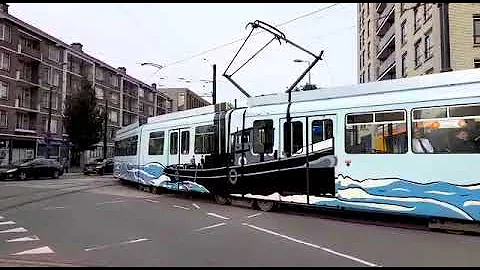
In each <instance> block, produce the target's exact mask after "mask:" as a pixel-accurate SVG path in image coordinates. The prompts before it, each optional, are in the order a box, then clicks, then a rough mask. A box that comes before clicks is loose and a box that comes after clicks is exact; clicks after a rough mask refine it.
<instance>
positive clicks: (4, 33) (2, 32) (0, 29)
mask: <svg viewBox="0 0 480 270" xmlns="http://www.w3.org/2000/svg"><path fill="white" fill-rule="evenodd" d="M0 40H3V41H6V42H12V32H11V28H10V26H8V25H5V24H3V23H0Z"/></svg>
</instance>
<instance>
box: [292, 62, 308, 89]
mask: <svg viewBox="0 0 480 270" xmlns="http://www.w3.org/2000/svg"><path fill="white" fill-rule="evenodd" d="M293 62H295V63H307V64H308V66H310V61H308V60H302V59H295V60H293ZM311 79H312V77H311V75H310V70H309V71H308V84H310V85H311V84H312V81H311Z"/></svg>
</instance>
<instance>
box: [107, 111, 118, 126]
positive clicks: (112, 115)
mask: <svg viewBox="0 0 480 270" xmlns="http://www.w3.org/2000/svg"><path fill="white" fill-rule="evenodd" d="M108 118H109V120H110V122H113V123H118V112H117V111H110V113H109V115H108Z"/></svg>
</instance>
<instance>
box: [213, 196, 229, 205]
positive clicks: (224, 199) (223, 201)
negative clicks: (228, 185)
mask: <svg viewBox="0 0 480 270" xmlns="http://www.w3.org/2000/svg"><path fill="white" fill-rule="evenodd" d="M215 202H216V203H218V204H222V205H229V204H231V203H232V201H231V200H230V199H229V198H227V197H225V196H222V195H215Z"/></svg>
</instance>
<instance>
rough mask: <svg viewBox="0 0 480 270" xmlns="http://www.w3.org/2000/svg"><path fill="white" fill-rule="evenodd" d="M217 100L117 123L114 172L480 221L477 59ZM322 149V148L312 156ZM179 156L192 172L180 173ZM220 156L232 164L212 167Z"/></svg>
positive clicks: (277, 198)
mask: <svg viewBox="0 0 480 270" xmlns="http://www.w3.org/2000/svg"><path fill="white" fill-rule="evenodd" d="M219 107H220V106H219V105H217V106H213V105H212V106H207V107H203V108H197V109H192V110H188V111H182V112H175V113H171V114H167V115H161V116H156V117H152V118H149V119H148V121H147V123H146V124H144V125H140V126H139V125H138V124H137V125H131V126H128V127H125V128H123V129H121V130H119V131H118V132H117V137H116V145H117V151H116V154H118V155H116V156H115V163H116V167H115V176H116V177H119V178H122V179H126V180H129V181H135V182H139V183H141V184H144V185H157V186H163V187H166V188H177V189H181V188H180V187H183V188H184V190H193V191H200V192H207V193H208V192H211V190H215V192H214V193H215V194H213V195H218V196H222V197H226V196H227V195H228V196H241V197H243V198H251V199H253V200H257V201H259V202H260V201H261V202H262V207H263V209H267V210H270V209H272V208H273V206H274V205H275V204H277V203H300V204H309V205H315V206H319V207H332V208H344V209H350V210H356V211H372V212H377V211H378V212H384V213H396V214H405V215H413V216H421V217H429V218H447V219H454V220H463V221H475V222H478V221H480V177H479V173H478V171H477V167H476V166H477V165H478V164H479V161H480V71H479V70H464V71H455V72H449V73H441V74H432V75H424V76H418V77H412V78H403V79H396V80H389V81H380V82H373V83H365V84H360V85H352V86H341V87H332V88H327V89H316V90H310V91H301V92H293V93H292V96H291V104H288V102H287V94H286V93H279V94H273V95H266V96H259V97H253V98H250V99H249V100H248V106H247V107H243V108H225V107H224V108H219ZM287 110H288V111H289V113H290V117H291V125H292V126H291V128H289V129H286V120H285V115H286V112H287ZM287 130H288V131H290V132H291V133H290V136H287V135H286V131H287ZM315 153H325V154H324V155H319V159H318V160H314V161H311V160H309V156H310V155H312V154H315ZM295 158H297V159H296V160H297V163H295V164H297V165H295V166H296V167H295V168H289V167H288V166H290V165H289V164H293V160H294V159H295ZM326 158H327V159H326ZM298 159H302V160H304V161H302V162H303V163H301V164H300V165H298ZM222 161H224V162H226V163H225V164H223V163H222ZM290 161H292V162H291V163H289V162H290ZM188 164H190V165H192V164H194V165H193V167H191V168H190V169H188ZM199 164H200V165H201V166H199ZM203 164H206V165H205V167H203ZM173 165H182V166H183V169H182V170H183V171H181V170H180V174H181V173H182V172H185V174H184V175H183V176H181V177H176V176H175V173H178V172H179V170H178V168H179V166H174V167H172V166H173ZM222 166H223V167H222ZM255 166H256V167H255ZM285 166H286V167H285ZM292 166H293V165H292ZM170 167H171V168H172V169H171V173H170V174H168V173H166V171H167V170H168V169H165V168H170ZM224 168H225V172H226V173H225V174H226V175H225V176H221V175H220V176H219V175H211V176H209V175H208V172H209V171H212V172H213V171H215V170H217V171H218V170H220V171H222V170H224ZM233 169H234V171H232V170H233ZM293 169H295V170H296V171H295V174H291V173H289V172H293ZM299 170H300V171H299ZM232 172H234V174H233V175H234V177H232ZM188 173H192V174H188ZM193 173H194V174H193ZM229 173H230V174H229ZM273 174H275V177H273V176H272V177H273V178H271V179H276V180H275V181H271V182H265V181H263V180H264V179H270V178H269V177H270V176H271V175H273ZM167 175H168V176H167ZM197 176H198V177H197ZM222 177H223V178H222ZM248 177H250V178H248ZM252 177H253V178H252ZM278 177H283V178H278ZM162 179H163V180H162ZM186 179H187V180H186ZM233 180H235V181H233ZM242 180H243V183H247V182H248V185H247V184H242ZM255 181H256V182H255ZM256 183H258V186H257V187H255V185H256ZM220 184H221V185H220ZM219 185H220V186H219ZM242 185H243V186H242ZM276 185H278V186H276ZM260 187H261V188H262V189H264V190H263V191H262V190H261V189H260ZM221 189H223V191H224V192H221V193H219V191H218V190H221ZM269 192H271V194H268V193H269ZM224 202H225V200H224Z"/></svg>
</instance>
